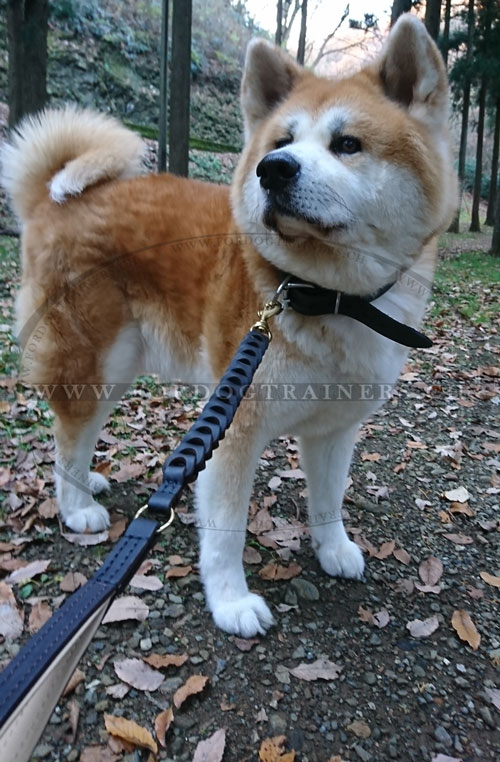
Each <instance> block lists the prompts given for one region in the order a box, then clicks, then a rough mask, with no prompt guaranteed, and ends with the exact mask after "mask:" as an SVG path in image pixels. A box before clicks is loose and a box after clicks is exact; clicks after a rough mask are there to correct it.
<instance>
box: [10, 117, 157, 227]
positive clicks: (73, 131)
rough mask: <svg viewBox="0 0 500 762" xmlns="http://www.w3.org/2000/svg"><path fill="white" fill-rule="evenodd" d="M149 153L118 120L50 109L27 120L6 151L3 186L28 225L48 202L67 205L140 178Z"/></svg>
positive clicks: (14, 135)
mask: <svg viewBox="0 0 500 762" xmlns="http://www.w3.org/2000/svg"><path fill="white" fill-rule="evenodd" d="M144 149H145V146H144V143H143V142H142V140H141V139H140V137H139V136H138V135H136V134H135V133H133V132H131V131H130V130H128V129H126V128H125V127H123V126H122V125H121V124H120V123H119V122H118V121H117V120H116V119H114V118H113V117H110V116H106V115H104V114H98V113H96V112H95V111H91V110H88V109H80V108H78V107H76V106H72V105H69V106H66V107H65V108H63V109H48V110H46V111H42V112H41V113H40V114H36V115H35V116H29V117H27V118H26V119H24V120H23V121H22V122H21V124H20V125H19V127H18V128H17V129H16V130H15V131H14V132H13V134H12V137H11V140H10V142H9V143H8V144H6V145H5V146H4V147H3V149H2V153H1V164H2V184H3V186H4V188H5V189H6V190H7V192H8V193H9V195H10V197H11V199H12V203H13V207H14V211H15V212H16V214H17V215H18V216H19V217H20V219H21V220H22V221H23V222H25V221H26V220H28V219H29V218H30V216H31V215H32V213H33V211H34V209H35V208H36V206H37V205H38V204H39V203H40V202H41V201H42V200H43V199H44V198H46V197H47V196H50V198H51V199H52V201H54V202H55V203H58V204H62V203H63V202H64V201H65V200H66V199H67V198H68V197H69V196H76V195H79V194H80V193H82V192H83V191H84V190H85V188H88V187H89V186H90V185H94V183H97V182H99V181H102V180H113V179H116V178H126V177H133V176H134V175H138V174H141V173H142V171H143V170H142V157H143V154H144Z"/></svg>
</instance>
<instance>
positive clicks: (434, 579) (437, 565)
mask: <svg viewBox="0 0 500 762" xmlns="http://www.w3.org/2000/svg"><path fill="white" fill-rule="evenodd" d="M418 576H419V577H420V579H421V580H422V582H423V583H424V585H427V586H429V587H434V586H435V585H437V583H438V582H439V580H440V579H441V577H442V576H443V563H442V561H441V560H440V559H439V558H436V556H429V558H426V559H425V561H422V563H421V564H420V566H419V567H418ZM419 589H420V588H419Z"/></svg>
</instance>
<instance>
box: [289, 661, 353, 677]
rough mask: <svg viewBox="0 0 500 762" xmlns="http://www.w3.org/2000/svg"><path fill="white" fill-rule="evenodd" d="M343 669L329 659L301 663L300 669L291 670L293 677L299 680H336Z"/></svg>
mask: <svg viewBox="0 0 500 762" xmlns="http://www.w3.org/2000/svg"><path fill="white" fill-rule="evenodd" d="M342 670H343V667H341V666H340V665H339V664H335V662H333V661H329V660H328V659H316V661H313V662H311V663H309V664H308V663H306V662H301V663H300V664H299V665H298V667H294V668H293V669H289V670H288V671H289V672H290V674H291V675H293V676H294V677H298V678H299V680H307V681H308V682H310V681H311V680H336V679H337V677H338V676H339V675H340V673H341V672H342Z"/></svg>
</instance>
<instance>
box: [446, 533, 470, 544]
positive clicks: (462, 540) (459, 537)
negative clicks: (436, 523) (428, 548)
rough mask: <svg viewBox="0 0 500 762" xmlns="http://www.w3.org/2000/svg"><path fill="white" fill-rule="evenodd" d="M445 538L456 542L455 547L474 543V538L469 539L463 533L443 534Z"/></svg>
mask: <svg viewBox="0 0 500 762" xmlns="http://www.w3.org/2000/svg"><path fill="white" fill-rule="evenodd" d="M443 537H446V539H447V540H450V541H451V542H454V543H455V545H470V544H471V543H472V542H474V540H473V539H472V537H469V536H468V535H466V534H462V533H461V532H457V533H454V532H446V533H445V534H443Z"/></svg>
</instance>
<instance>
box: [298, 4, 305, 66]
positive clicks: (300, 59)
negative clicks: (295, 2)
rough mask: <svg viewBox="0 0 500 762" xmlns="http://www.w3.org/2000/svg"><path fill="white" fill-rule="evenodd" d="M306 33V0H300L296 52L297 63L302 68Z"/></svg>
mask: <svg viewBox="0 0 500 762" xmlns="http://www.w3.org/2000/svg"><path fill="white" fill-rule="evenodd" d="M306 31H307V0H302V9H301V15H300V35H299V47H298V50H297V63H299V64H301V65H302V66H304V56H305V54H306Z"/></svg>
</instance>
